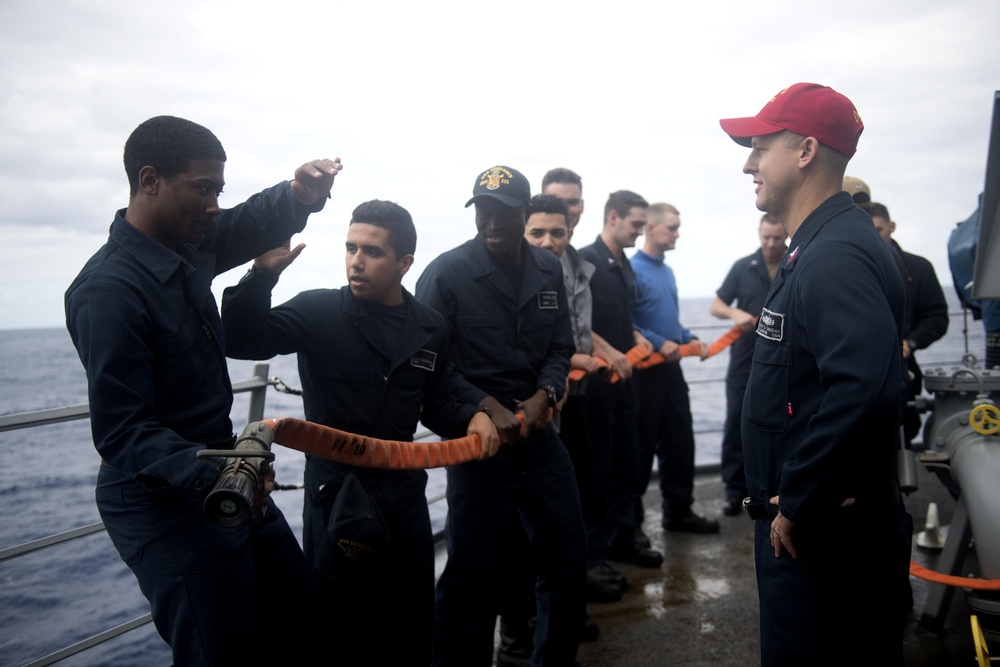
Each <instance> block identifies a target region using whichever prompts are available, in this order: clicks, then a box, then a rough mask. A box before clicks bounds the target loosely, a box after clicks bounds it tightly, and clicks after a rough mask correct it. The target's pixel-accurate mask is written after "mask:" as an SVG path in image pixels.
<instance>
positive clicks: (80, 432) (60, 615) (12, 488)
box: [0, 287, 984, 667]
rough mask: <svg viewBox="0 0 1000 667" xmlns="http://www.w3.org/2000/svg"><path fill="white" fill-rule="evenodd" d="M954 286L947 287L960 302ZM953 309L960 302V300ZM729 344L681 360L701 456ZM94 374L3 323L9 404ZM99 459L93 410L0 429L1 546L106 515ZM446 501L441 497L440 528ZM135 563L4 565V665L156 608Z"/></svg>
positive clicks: (292, 375) (94, 550)
mask: <svg viewBox="0 0 1000 667" xmlns="http://www.w3.org/2000/svg"><path fill="white" fill-rule="evenodd" d="M953 293H954V291H953V290H952V289H951V288H950V287H948V288H946V290H945V294H946V296H948V298H949V300H950V301H954V299H953V296H952V295H953ZM709 302H710V299H682V301H681V319H682V321H683V322H684V323H685V325H686V326H688V327H689V328H692V329H694V330H695V331H696V333H697V334H698V335H699V337H700V338H702V339H703V340H706V341H711V340H714V339H715V338H717V337H718V336H719V335H721V334H722V333H723V332H724V331H725V330H726V329H728V328H729V326H730V323H729V322H723V321H720V320H716V319H714V318H712V317H711V316H709V315H708V305H709ZM952 310H953V311H958V307H957V305H956V304H954V303H952ZM964 328H965V326H964V325H963V318H962V317H961V315H959V316H957V317H953V318H952V323H951V327H950V329H949V332H948V335H947V336H946V337H945V338H944V339H942V340H941V341H939V342H938V343H935V344H934V345H933V346H931V348H929V349H928V350H924V351H921V352H920V353H919V355H918V358H919V359H920V362H921V364H922V366H924V367H925V368H927V367H933V366H935V365H940V366H952V365H955V364H957V363H958V361H959V360H960V359H961V357H962V355H963V354H964V353H965V352H966V349H967V348H966V337H965V336H964V335H963V329H964ZM967 328H968V331H969V336H968V350H969V351H971V352H972V353H973V354H975V355H976V356H977V357H979V358H980V359H981V358H982V353H983V345H984V343H983V334H982V325H981V323H979V322H973V321H972V320H971V319H970V320H969V321H968V325H967ZM270 363H271V367H270V371H269V375H272V376H277V377H279V378H281V379H282V380H283V381H284V382H285V383H287V384H288V385H289V386H291V387H295V388H298V387H299V379H298V372H297V369H296V364H295V358H294V356H291V357H278V358H275V359H273V360H271V362H270ZM727 363H728V354H727V353H726V352H723V353H721V354H720V355H718V356H716V357H713V358H711V359H709V360H707V361H705V362H700V361H698V360H696V359H685V360H683V361H682V364H683V368H684V372H685V375H686V377H687V381H688V384H689V385H690V388H691V404H692V413H693V417H694V424H695V430H696V442H697V462H698V463H699V464H711V463H717V462H718V460H719V451H720V441H721V429H722V422H723V420H724V415H725V393H724V384H723V378H724V376H725V370H726V365H727ZM252 366H253V363H252V362H246V361H231V362H230V373H231V375H232V377H233V380H234V381H239V380H243V379H247V378H249V377H250V375H251V368H252ZM86 400H87V396H86V377H85V375H84V372H83V369H82V367H81V365H80V362H79V359H78V358H77V356H76V351H75V350H74V349H73V346H72V343H71V342H70V339H69V335H68V334H67V333H66V332H65V330H63V329H61V328H53V329H38V330H7V331H0V414H11V413H16V412H26V411H32V410H41V409H45V408H52V407H58V406H63V405H75V404H80V403H85V402H86ZM247 405H248V398H247V397H246V395H237V397H236V402H235V403H234V406H233V411H232V418H233V423H234V428H235V429H236V430H242V428H243V426H244V425H245V423H246V419H247ZM265 415H266V416H268V417H280V416H297V417H301V416H302V402H301V399H300V397H298V396H294V395H291V394H282V393H278V392H275V391H269V392H268V398H267V406H266V409H265ZM276 454H277V458H276V461H275V467H276V471H277V479H278V482H279V483H283V484H293V483H298V482H301V479H302V468H303V464H304V457H303V455H302V454H300V453H298V452H294V451H292V450H287V449H284V448H280V447H279V448H276ZM98 465H99V458H98V456H97V453H96V452H95V450H94V447H93V444H92V442H91V439H90V423H89V421H87V420H82V421H76V422H69V423H64V424H55V425H51V426H43V427H38V428H34V429H28V430H21V431H14V432H8V433H0V548H7V547H11V546H14V545H16V544H21V543H23V542H27V541H30V540H34V539H39V538H42V537H46V536H48V535H52V534H55V533H59V532H63V531H67V530H71V529H74V528H77V527H80V526H83V525H86V524H90V523H95V522H97V521H99V520H100V518H99V516H98V514H97V508H96V507H95V505H94V485H95V481H96V476H97V468H98ZM443 490H444V474H443V471H431V478H430V482H429V486H428V496H434V495H436V494H438V493H441V492H443ZM275 501H276V502H277V504H278V505H279V507H281V509H282V511H283V512H284V514H285V516H286V517H287V519H288V521H289V523H290V524H291V526H292V529H293V530H294V531H295V532H296V534H301V526H302V519H301V513H302V493H301V491H282V492H276V493H275ZM446 512H447V508H446V506H445V504H444V503H443V502H440V503H435V504H434V505H432V506H431V513H432V521H433V523H434V526H435V528H436V529H437V528H440V527H442V526H443V523H444V518H445V514H446ZM148 609H149V607H148V604H147V602H146V600H145V598H143V597H142V595H141V594H140V592H139V589H138V586H137V585H136V583H135V579H134V577H133V576H132V573H131V572H130V571H129V570H128V568H126V567H125V565H124V564H123V563H122V562H121V560H120V558H119V557H118V554H117V552H116V551H115V550H114V547H113V546H112V545H111V543H110V541H109V540H108V538H107V536H106V535H105V534H104V533H98V534H95V535H91V536H88V537H85V538H81V539H78V540H74V541H73V542H70V543H68V544H66V545H62V546H59V547H54V548H50V549H46V550H43V551H40V552H36V553H34V554H31V555H29V556H24V557H21V558H18V559H14V560H12V561H8V562H6V563H2V564H0V667H6V666H8V665H10V666H18V665H24V664H26V663H28V662H30V661H32V660H35V659H38V658H40V657H42V656H44V655H47V654H49V653H51V652H53V651H55V650H58V649H61V648H63V647H65V646H68V645H70V644H72V643H74V642H77V641H81V640H83V639H86V638H87V637H89V636H91V635H93V634H96V633H98V632H101V631H104V630H107V629H109V628H111V627H114V626H116V625H118V624H121V623H124V622H126V621H129V620H131V619H133V618H135V617H137V616H140V615H142V614H144V613H146V612H147V611H148ZM170 660H171V658H170V652H169V650H168V649H167V647H166V645H165V644H164V643H163V641H162V640H161V639H160V638H159V636H158V635H157V634H156V631H155V629H154V628H153V626H152V624H149V625H147V626H144V627H143V628H141V629H139V630H135V631H132V632H130V633H127V634H126V635H124V636H123V637H119V638H117V639H114V640H112V641H110V642H107V643H105V644H102V645H100V646H98V647H95V648H91V649H88V650H87V651H85V652H83V653H82V654H80V655H78V656H76V657H73V658H69V659H67V660H65V661H63V662H62V663H60V664H61V665H122V666H126V665H130V666H131V665H167V664H170Z"/></svg>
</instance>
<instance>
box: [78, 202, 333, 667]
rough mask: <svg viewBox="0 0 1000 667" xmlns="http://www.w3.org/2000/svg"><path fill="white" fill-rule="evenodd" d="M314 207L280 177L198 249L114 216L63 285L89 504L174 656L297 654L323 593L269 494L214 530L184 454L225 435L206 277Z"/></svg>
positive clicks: (218, 344) (229, 215)
mask: <svg viewBox="0 0 1000 667" xmlns="http://www.w3.org/2000/svg"><path fill="white" fill-rule="evenodd" d="M325 201H326V200H325V199H321V200H320V201H319V202H317V203H316V204H313V205H311V206H303V205H302V204H300V203H299V202H298V200H297V199H296V198H295V196H294V195H293V194H292V191H291V187H290V186H289V184H288V183H287V182H286V183H282V184H279V185H277V186H274V187H272V188H269V189H267V190H264V191H263V192H261V193H259V194H257V195H254V196H252V197H250V198H249V199H248V200H247V201H246V202H245V203H243V204H240V205H239V206H237V207H235V208H233V209H228V210H224V211H222V212H221V213H220V214H219V215H218V216H216V219H215V221H214V223H213V226H212V228H211V229H210V230H209V233H208V234H207V235H206V238H205V240H204V241H203V242H202V243H201V244H200V245H199V246H198V247H197V248H196V247H194V246H191V245H188V244H179V245H178V246H177V249H176V252H175V251H174V250H171V249H169V248H167V247H166V246H163V245H161V244H160V243H158V242H157V241H155V240H153V239H152V238H151V237H149V236H147V235H146V234H144V233H143V232H141V231H139V230H138V229H136V228H135V227H133V226H132V225H130V224H129V223H128V222H127V221H126V220H125V211H124V210H121V211H118V213H117V214H116V215H115V219H114V221H113V222H112V223H111V231H110V235H109V238H108V242H107V243H106V244H105V245H104V246H103V247H102V248H101V249H100V250H98V251H97V253H96V254H95V255H94V256H93V257H92V258H91V259H90V260H89V261H88V262H87V264H86V265H85V266H84V268H83V270H82V271H81V272H80V274H79V276H77V278H76V280H74V281H73V283H72V284H71V285H70V287H69V289H68V290H67V291H66V327H67V329H68V330H69V333H70V336H71V337H72V339H73V344H74V345H75V346H76V349H77V351H78V352H79V355H80V360H81V361H82V362H83V365H84V367H85V368H86V371H87V381H88V393H89V398H90V410H91V430H92V431H93V438H94V446H95V447H96V448H97V451H98V452H99V453H100V455H101V458H102V464H101V467H100V471H99V472H98V476H97V508H98V510H99V512H100V514H101V519H102V520H103V521H104V524H105V526H107V529H108V535H109V536H110V537H111V540H112V542H113V543H114V545H115V548H116V549H117V550H118V553H119V554H120V555H121V557H122V560H123V561H125V563H126V564H127V565H128V566H129V568H131V570H132V572H133V573H134V574H135V576H136V578H137V579H138V581H139V587H140V588H141V589H142V592H143V595H145V596H146V598H147V599H148V600H149V602H150V606H151V608H152V614H153V622H154V623H155V624H156V629H157V631H158V632H159V633H160V636H162V637H163V638H164V640H165V641H166V642H167V643H168V644H170V646H171V648H172V650H173V655H174V664H176V665H231V664H232V665H258V664H260V665H263V664H275V661H277V662H283V661H287V660H293V661H294V660H296V659H297V658H300V657H301V658H302V659H305V656H307V655H309V654H310V652H311V651H310V650H311V646H310V644H309V642H310V641H312V639H311V638H313V637H315V636H316V635H315V628H316V627H321V626H322V619H321V618H320V616H319V614H320V613H321V612H322V611H323V610H324V609H325V608H326V601H325V596H324V595H323V594H322V589H321V588H320V585H319V582H318V581H317V580H316V578H315V577H314V576H313V574H312V570H311V568H310V567H309V565H308V563H307V562H306V560H305V558H304V556H303V555H302V550H301V549H300V548H299V545H298V543H297V542H296V540H295V536H294V535H293V534H292V531H291V529H290V528H289V527H288V524H287V522H286V521H285V518H284V516H282V514H281V512H280V511H279V510H278V508H277V507H276V506H275V504H274V502H273V501H271V500H268V505H267V512H266V514H265V516H264V518H263V519H259V520H251V521H249V522H248V523H246V524H244V525H243V526H241V527H239V528H219V527H216V526H215V525H213V524H212V523H210V522H209V521H208V519H207V518H206V517H205V513H204V510H203V509H202V504H203V501H204V498H205V495H206V494H207V493H208V492H209V491H210V490H211V488H212V485H213V484H214V482H215V480H216V478H217V477H218V474H219V471H218V469H217V468H216V466H215V465H213V464H212V463H210V462H208V461H204V460H199V459H196V458H195V453H196V452H197V451H198V450H200V449H204V448H205V447H206V446H207V447H208V448H219V447H231V446H232V443H233V425H232V422H231V421H230V418H229V412H230V409H231V407H232V402H233V390H232V385H231V384H230V380H229V372H228V368H227V366H226V356H225V351H224V346H225V342H224V337H223V330H222V322H221V321H220V319H219V310H218V307H217V306H216V302H215V298H214V297H213V296H212V292H211V289H210V288H211V284H212V279H213V278H214V277H215V276H216V275H218V274H220V273H222V272H224V271H227V270H229V269H231V268H233V267H235V266H238V265H240V264H243V263H244V262H246V261H248V260H250V259H252V258H253V257H255V256H256V255H259V254H260V253H262V252H264V251H266V250H268V249H270V248H273V247H275V246H277V245H280V244H281V243H282V242H284V241H285V240H286V239H288V237H289V236H291V235H292V234H294V233H295V232H298V231H300V230H301V229H302V228H303V227H304V226H305V222H306V218H307V217H308V215H309V213H310V212H313V211H318V210H320V209H322V208H323V204H324V203H325ZM275 608H278V609H281V610H282V611H281V613H280V614H275V613H272V612H271V610H273V609H275ZM265 629H266V630H267V632H268V633H274V634H275V635H277V636H281V637H282V640H281V641H280V642H277V641H271V640H270V639H269V638H268V637H266V636H265V633H264V630H265ZM300 651H301V653H300Z"/></svg>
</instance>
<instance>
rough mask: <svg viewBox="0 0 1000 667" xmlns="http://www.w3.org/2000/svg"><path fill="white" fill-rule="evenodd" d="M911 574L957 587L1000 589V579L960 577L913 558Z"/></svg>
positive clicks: (979, 589) (987, 589) (978, 589)
mask: <svg viewBox="0 0 1000 667" xmlns="http://www.w3.org/2000/svg"><path fill="white" fill-rule="evenodd" d="M910 574H912V575H913V576H914V577H920V578H921V579H926V580H927V581H930V582H933V583H935V584H944V585H946V586H954V587H956V588H974V589H975V590H977V591H1000V579H973V578H969V577H958V576H955V575H950V574H941V573H940V572H935V571H934V570H928V569H927V568H926V567H924V566H923V565H921V564H920V563H917V562H916V561H912V560H911V561H910Z"/></svg>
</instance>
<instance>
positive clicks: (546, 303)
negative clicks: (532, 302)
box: [538, 292, 559, 310]
mask: <svg viewBox="0 0 1000 667" xmlns="http://www.w3.org/2000/svg"><path fill="white" fill-rule="evenodd" d="M538 308H539V309H541V310H559V294H558V292H539V293H538Z"/></svg>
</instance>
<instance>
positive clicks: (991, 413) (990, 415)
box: [969, 405, 1000, 435]
mask: <svg viewBox="0 0 1000 667" xmlns="http://www.w3.org/2000/svg"><path fill="white" fill-rule="evenodd" d="M969 424H970V425H971V426H972V430H973V431H975V432H976V433H979V434H980V435H993V434H994V433H996V432H997V431H1000V409H997V407H996V406H995V405H977V406H976V407H974V408H972V412H970V413H969Z"/></svg>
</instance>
